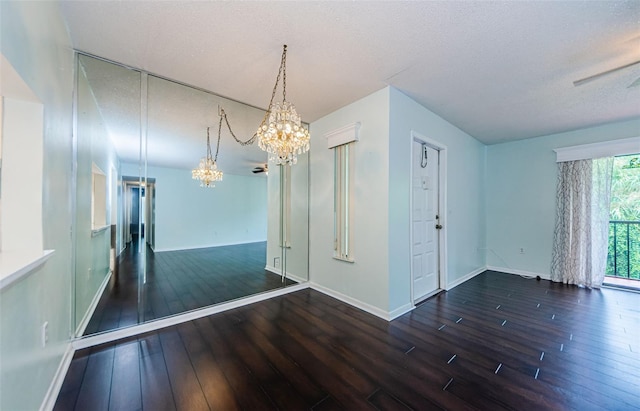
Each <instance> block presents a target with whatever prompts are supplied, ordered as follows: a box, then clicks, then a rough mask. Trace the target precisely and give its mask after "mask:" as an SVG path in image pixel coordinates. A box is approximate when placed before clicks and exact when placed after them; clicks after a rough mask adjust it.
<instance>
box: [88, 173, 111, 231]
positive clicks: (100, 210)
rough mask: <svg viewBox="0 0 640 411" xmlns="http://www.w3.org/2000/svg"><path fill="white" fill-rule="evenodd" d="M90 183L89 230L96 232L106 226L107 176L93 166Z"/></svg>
mask: <svg viewBox="0 0 640 411" xmlns="http://www.w3.org/2000/svg"><path fill="white" fill-rule="evenodd" d="M91 182H92V184H91V185H92V188H91V228H92V229H93V230H97V229H101V228H104V227H105V226H106V225H107V176H106V175H105V174H104V173H103V172H102V170H100V168H98V166H96V165H95V164H93V167H92V170H91Z"/></svg>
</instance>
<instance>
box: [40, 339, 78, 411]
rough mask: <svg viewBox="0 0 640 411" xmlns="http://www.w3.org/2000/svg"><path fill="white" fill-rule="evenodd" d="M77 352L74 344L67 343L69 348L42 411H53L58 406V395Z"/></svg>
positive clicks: (44, 400)
mask: <svg viewBox="0 0 640 411" xmlns="http://www.w3.org/2000/svg"><path fill="white" fill-rule="evenodd" d="M75 352H76V350H75V349H74V348H73V344H71V342H69V343H67V348H66V350H65V351H64V354H63V355H62V359H61V360H60V364H58V369H57V370H56V374H55V375H54V376H53V380H52V381H51V384H49V389H48V390H47V393H46V394H45V396H44V399H43V400H42V404H41V405H40V411H50V410H53V407H54V406H55V405H56V400H57V399H58V394H59V393H60V389H61V388H62V383H63V382H64V378H65V377H66V376H67V371H69V367H70V366H71V360H72V359H73V354H74V353H75Z"/></svg>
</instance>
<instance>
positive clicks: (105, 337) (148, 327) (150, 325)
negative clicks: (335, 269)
mask: <svg viewBox="0 0 640 411" xmlns="http://www.w3.org/2000/svg"><path fill="white" fill-rule="evenodd" d="M306 288H309V284H308V283H303V284H294V285H290V286H288V287H283V288H278V289H276V290H271V291H265V292H264V293H260V294H255V295H252V296H249V297H246V298H240V299H238V300H234V301H229V302H226V303H220V304H217V305H212V306H209V307H205V308H199V309H196V310H193V311H188V312H186V313H182V314H176V315H174V316H171V317H165V318H161V319H159V320H153V321H149V322H146V323H142V324H138V325H133V326H131V327H125V328H120V329H117V330H115V331H110V332H107V333H104V334H97V335H91V336H88V337H83V338H78V339H75V340H73V342H72V343H73V348H74V349H76V350H80V349H83V348H88V347H93V346H94V345H99V344H104V343H108V342H111V341H116V340H119V339H121V338H127V337H131V336H134V335H138V334H143V333H147V332H150V331H156V330H159V329H161V328H165V327H169V326H172V325H176V324H180V323H183V322H186V321H191V320H196V319H198V318H202V317H207V316H209V315H212V314H218V313H221V312H224V311H228V310H232V309H234V308H238V307H243V306H245V305H249V304H253V303H257V302H260V301H264V300H268V299H270V298H274V297H279V296H281V295H285V294H289V293H293V292H296V291H300V290H304V289H306Z"/></svg>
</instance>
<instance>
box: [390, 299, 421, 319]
mask: <svg viewBox="0 0 640 411" xmlns="http://www.w3.org/2000/svg"><path fill="white" fill-rule="evenodd" d="M414 308H416V306H415V305H413V304H411V303H406V304H405V305H403V306H401V307H398V308H396V309H395V310H393V311H390V312H389V314H388V315H389V320H388V321H391V320H395V319H396V318H398V317H400V316H401V315H404V314H406V313H408V312H409V311H412V310H413V309H414Z"/></svg>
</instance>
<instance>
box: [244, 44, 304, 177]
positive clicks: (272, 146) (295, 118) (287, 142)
mask: <svg viewBox="0 0 640 411" xmlns="http://www.w3.org/2000/svg"><path fill="white" fill-rule="evenodd" d="M280 76H282V102H281V103H280V102H276V103H275V104H274V103H273V99H274V97H275V94H276V89H277V88H278V83H279V82H280ZM256 136H257V137H258V146H259V147H260V148H261V149H262V150H264V151H266V152H267V153H269V161H273V162H275V163H276V164H290V165H291V164H296V163H297V162H298V154H303V153H306V152H307V151H309V140H310V138H311V136H310V135H309V131H308V130H307V129H306V128H305V127H303V126H302V124H301V122H300V116H299V115H298V112H297V111H296V108H295V106H294V105H293V104H292V103H290V102H288V101H287V46H286V45H285V46H284V47H283V51H282V59H281V61H280V69H279V70H278V77H277V78H276V84H275V86H274V87H273V92H272V93H271V101H270V102H269V110H268V111H267V113H266V115H265V118H264V120H263V121H262V124H260V126H259V127H258V131H256Z"/></svg>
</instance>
